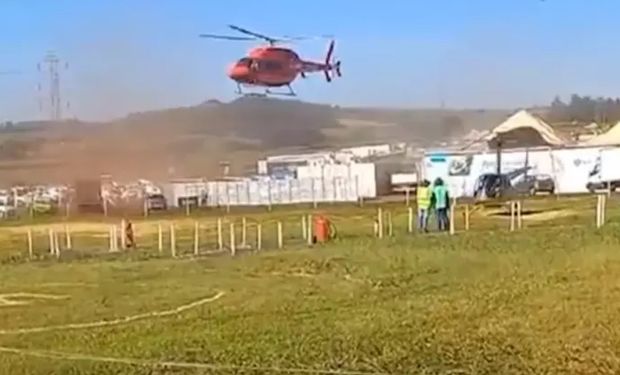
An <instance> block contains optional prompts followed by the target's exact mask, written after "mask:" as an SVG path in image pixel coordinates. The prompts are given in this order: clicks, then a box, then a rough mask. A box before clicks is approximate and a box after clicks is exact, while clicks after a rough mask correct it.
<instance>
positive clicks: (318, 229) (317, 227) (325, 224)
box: [314, 216, 330, 242]
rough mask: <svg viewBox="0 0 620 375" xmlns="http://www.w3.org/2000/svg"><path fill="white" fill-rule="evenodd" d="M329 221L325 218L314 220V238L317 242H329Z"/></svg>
mask: <svg viewBox="0 0 620 375" xmlns="http://www.w3.org/2000/svg"><path fill="white" fill-rule="evenodd" d="M329 228H330V223H329V220H328V219H327V218H326V217H324V216H315V218H314V238H315V239H316V242H327V241H328V240H329Z"/></svg>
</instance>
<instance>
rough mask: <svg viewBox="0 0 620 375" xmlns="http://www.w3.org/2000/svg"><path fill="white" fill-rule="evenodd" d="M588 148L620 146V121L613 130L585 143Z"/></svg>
mask: <svg viewBox="0 0 620 375" xmlns="http://www.w3.org/2000/svg"><path fill="white" fill-rule="evenodd" d="M582 144H583V145H586V146H616V145H620V121H619V122H618V123H617V124H616V125H614V126H613V127H612V128H611V129H609V130H608V131H606V132H605V133H603V134H599V135H597V136H596V137H592V138H590V139H588V140H586V141H584V142H582Z"/></svg>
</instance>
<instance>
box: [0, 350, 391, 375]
mask: <svg viewBox="0 0 620 375" xmlns="http://www.w3.org/2000/svg"><path fill="white" fill-rule="evenodd" d="M0 353H6V354H15V355H22V356H28V357H37V358H44V359H57V360H64V361H81V362H105V363H114V364H120V365H126V366H135V367H148V368H168V369H172V368H174V369H194V370H212V371H260V372H263V373H289V374H316V375H388V374H387V373H385V372H374V371H373V372H370V371H354V370H329V369H325V370H322V369H312V368H293V367H288V368H287V367H269V366H265V367H263V366H234V365H220V364H214V363H200V362H176V361H161V362H160V361H150V360H146V359H136V358H116V357H105V356H94V355H88V354H78V353H64V352H56V351H47V350H30V349H19V348H9V347H2V346H0Z"/></svg>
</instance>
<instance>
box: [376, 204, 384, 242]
mask: <svg viewBox="0 0 620 375" xmlns="http://www.w3.org/2000/svg"><path fill="white" fill-rule="evenodd" d="M377 223H378V235H379V238H383V210H382V209H381V207H379V208H377Z"/></svg>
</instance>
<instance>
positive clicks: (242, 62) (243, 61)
mask: <svg viewBox="0 0 620 375" xmlns="http://www.w3.org/2000/svg"><path fill="white" fill-rule="evenodd" d="M237 65H241V66H245V67H248V68H249V67H250V66H251V65H252V59H250V58H249V57H244V58H242V59H241V60H239V61H237Z"/></svg>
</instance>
